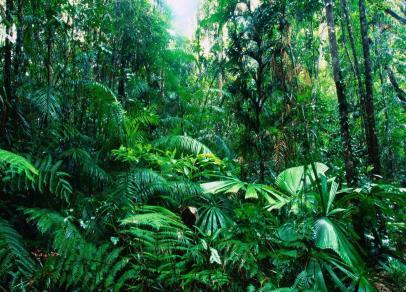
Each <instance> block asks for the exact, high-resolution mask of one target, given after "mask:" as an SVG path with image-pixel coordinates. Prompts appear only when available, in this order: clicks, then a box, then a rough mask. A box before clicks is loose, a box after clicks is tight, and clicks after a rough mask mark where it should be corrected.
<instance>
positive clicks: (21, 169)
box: [0, 149, 38, 181]
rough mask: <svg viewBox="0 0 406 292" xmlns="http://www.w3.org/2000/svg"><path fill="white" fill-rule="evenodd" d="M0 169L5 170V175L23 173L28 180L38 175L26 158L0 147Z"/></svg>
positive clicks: (32, 179)
mask: <svg viewBox="0 0 406 292" xmlns="http://www.w3.org/2000/svg"><path fill="white" fill-rule="evenodd" d="M0 169H3V170H5V172H6V174H7V175H14V174H22V173H24V175H25V176H26V177H27V179H29V180H30V181H34V180H35V177H36V176H37V175H38V170H37V169H36V168H35V167H34V166H33V165H32V164H31V162H29V161H28V160H27V159H25V158H24V157H22V156H20V155H18V154H14V153H12V152H9V151H6V150H3V149H0Z"/></svg>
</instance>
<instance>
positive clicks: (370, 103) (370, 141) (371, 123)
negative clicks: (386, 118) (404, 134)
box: [359, 0, 381, 174]
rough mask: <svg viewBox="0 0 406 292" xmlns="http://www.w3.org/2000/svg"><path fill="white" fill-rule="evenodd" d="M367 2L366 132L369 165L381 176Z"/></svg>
mask: <svg viewBox="0 0 406 292" xmlns="http://www.w3.org/2000/svg"><path fill="white" fill-rule="evenodd" d="M365 10H366V8H365V0H359V15H360V23H361V37H362V49H363V53H364V67H365V68H364V70H365V89H366V90H365V106H364V108H365V116H366V121H365V132H366V137H367V147H368V158H369V163H370V164H371V165H372V166H373V167H374V169H373V172H374V173H375V174H380V172H381V163H380V161H379V146H378V137H377V135H376V126H375V111H374V95H373V90H374V89H373V77H372V62H371V57H370V51H369V50H370V49H369V38H368V23H367V18H366V12H365Z"/></svg>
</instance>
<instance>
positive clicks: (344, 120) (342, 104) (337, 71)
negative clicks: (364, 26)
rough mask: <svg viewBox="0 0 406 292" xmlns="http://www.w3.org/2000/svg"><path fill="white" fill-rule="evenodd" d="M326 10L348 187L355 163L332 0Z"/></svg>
mask: <svg viewBox="0 0 406 292" xmlns="http://www.w3.org/2000/svg"><path fill="white" fill-rule="evenodd" d="M324 4H325V9H326V19H327V27H328V36H329V42H330V53H331V59H332V69H333V77H334V82H335V85H336V90H337V99H338V104H339V113H340V127H341V139H342V141H343V146H344V160H345V171H346V179H347V183H348V184H349V185H350V186H353V185H355V183H356V174H355V162H354V159H353V153H352V146H351V136H350V127H349V124H348V105H347V100H346V96H345V84H344V81H343V76H342V71H341V67H340V60H339V55H338V45H337V38H336V34H335V25H334V13H333V2H332V0H324Z"/></svg>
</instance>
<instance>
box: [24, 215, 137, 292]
mask: <svg viewBox="0 0 406 292" xmlns="http://www.w3.org/2000/svg"><path fill="white" fill-rule="evenodd" d="M24 213H25V214H26V215H27V216H28V217H29V221H31V222H35V223H36V225H37V228H38V230H39V231H40V232H41V233H43V234H48V235H50V236H51V238H52V239H53V242H52V247H53V249H54V250H56V252H57V255H56V256H51V257H49V259H48V260H47V261H46V262H45V263H44V267H43V268H42V269H41V271H40V272H39V274H40V276H39V278H40V280H41V282H42V281H49V282H50V288H52V287H62V286H63V287H66V288H69V287H71V288H75V287H76V288H78V287H80V288H82V289H87V290H89V291H95V290H97V289H102V288H103V289H111V288H113V286H114V284H115V281H116V279H117V278H118V276H119V273H120V272H121V271H122V270H124V269H125V268H126V267H127V265H128V263H129V258H127V257H123V256H121V253H122V249H121V248H113V247H112V246H111V244H110V243H104V244H102V245H100V246H96V245H95V244H93V243H90V242H88V241H87V240H86V239H85V238H84V237H83V236H82V234H81V233H80V231H79V230H78V229H77V228H76V226H75V225H74V224H73V223H72V218H69V217H63V216H61V215H60V214H59V213H56V212H52V211H51V210H45V209H25V210H24Z"/></svg>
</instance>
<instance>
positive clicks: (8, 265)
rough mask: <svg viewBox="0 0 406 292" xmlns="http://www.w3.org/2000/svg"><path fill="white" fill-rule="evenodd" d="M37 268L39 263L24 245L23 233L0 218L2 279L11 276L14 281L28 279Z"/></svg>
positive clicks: (0, 268)
mask: <svg viewBox="0 0 406 292" xmlns="http://www.w3.org/2000/svg"><path fill="white" fill-rule="evenodd" d="M36 269H37V265H36V264H35V262H34V260H33V259H32V258H31V255H30V254H29V252H28V251H27V250H26V248H25V247H24V245H23V240H22V237H21V235H20V234H18V233H17V231H16V230H15V229H13V228H12V227H11V226H10V225H9V224H8V222H7V221H5V220H4V219H2V218H0V279H5V278H7V277H8V278H10V277H11V278H13V281H14V282H18V281H19V280H24V281H27V280H28V279H30V278H31V277H32V276H33V274H34V273H35V271H36Z"/></svg>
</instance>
